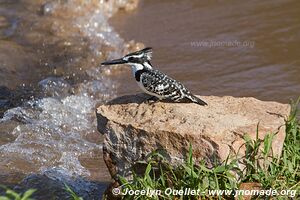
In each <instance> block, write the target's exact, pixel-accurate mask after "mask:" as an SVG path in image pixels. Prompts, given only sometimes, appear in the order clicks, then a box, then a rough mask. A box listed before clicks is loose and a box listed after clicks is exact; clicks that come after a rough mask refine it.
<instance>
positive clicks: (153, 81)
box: [101, 47, 207, 106]
mask: <svg viewBox="0 0 300 200" xmlns="http://www.w3.org/2000/svg"><path fill="white" fill-rule="evenodd" d="M151 57H152V48H150V47H147V48H145V49H142V50H140V51H137V52H133V53H130V54H127V55H126V56H124V57H123V58H120V59H116V60H111V61H107V62H103V63H101V65H116V64H128V65H130V66H131V67H132V72H133V76H134V77H135V80H136V81H137V83H138V85H139V86H140V88H141V89H142V90H143V91H144V92H145V93H147V94H150V95H152V96H155V97H157V98H158V99H159V100H162V99H167V100H171V101H174V102H186V103H188V102H190V103H196V104H199V105H203V106H204V105H207V103H205V102H204V101H202V100H201V99H199V98H198V97H196V96H194V95H193V94H192V93H191V92H190V91H189V90H188V89H186V87H185V86H184V85H183V84H182V83H180V82H178V81H176V80H174V79H172V78H170V77H169V76H167V75H165V74H164V73H162V72H160V71H158V70H155V69H153V68H152V65H151V63H150V60H151Z"/></svg>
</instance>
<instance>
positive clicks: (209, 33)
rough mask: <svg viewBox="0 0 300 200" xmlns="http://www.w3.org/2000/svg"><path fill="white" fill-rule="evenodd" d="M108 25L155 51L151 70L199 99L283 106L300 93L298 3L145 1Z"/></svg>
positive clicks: (131, 84) (123, 35)
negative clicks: (224, 97)
mask: <svg viewBox="0 0 300 200" xmlns="http://www.w3.org/2000/svg"><path fill="white" fill-rule="evenodd" d="M111 23H112V25H113V26H114V27H115V28H116V30H117V32H118V33H120V34H121V35H122V37H123V38H125V39H126V40H136V41H142V42H143V43H145V44H146V45H147V46H152V47H153V48H154V54H153V64H154V66H156V67H157V68H159V69H161V70H162V71H164V72H166V73H167V74H169V75H170V76H172V77H174V78H176V79H178V80H180V81H181V82H183V83H184V84H186V85H187V86H188V87H189V88H190V89H191V90H192V91H193V92H194V93H196V94H200V95H231V96H238V97H243V96H251V97H255V98H258V99H261V100H269V101H279V102H283V103H288V102H289V100H290V99H296V98H297V97H299V95H300V52H299V44H300V2H299V1H250V2H244V1H192V0H188V1H173V0H172V1H171V0H165V1H150V0H146V1H142V2H141V3H140V4H139V7H138V9H136V10H135V11H134V12H132V13H131V14H126V13H124V12H122V13H120V14H118V15H116V16H115V17H114V18H112V19H111ZM127 78H128V77H126V79H127ZM124 79H125V78H124ZM124 82H125V81H124ZM131 88H132V89H131ZM127 90H132V91H136V87H135V84H134V82H130V86H129V87H124V88H123V91H122V92H124V93H126V92H127Z"/></svg>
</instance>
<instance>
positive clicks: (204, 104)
mask: <svg viewBox="0 0 300 200" xmlns="http://www.w3.org/2000/svg"><path fill="white" fill-rule="evenodd" d="M190 99H191V100H192V102H194V103H196V104H199V105H201V106H207V105H208V104H207V103H206V102H205V101H202V100H201V99H199V98H198V97H196V96H194V95H192V96H191V97H190Z"/></svg>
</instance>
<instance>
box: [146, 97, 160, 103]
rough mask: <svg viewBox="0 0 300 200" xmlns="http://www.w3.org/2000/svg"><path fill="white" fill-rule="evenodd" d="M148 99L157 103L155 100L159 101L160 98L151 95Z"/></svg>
mask: <svg viewBox="0 0 300 200" xmlns="http://www.w3.org/2000/svg"><path fill="white" fill-rule="evenodd" d="M146 101H147V102H148V103H155V102H157V101H159V98H157V97H156V96H152V97H149V98H148V99H147V100H146Z"/></svg>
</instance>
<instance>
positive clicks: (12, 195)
mask: <svg viewBox="0 0 300 200" xmlns="http://www.w3.org/2000/svg"><path fill="white" fill-rule="evenodd" d="M3 188H4V189H5V190H6V192H5V196H0V200H32V198H30V197H31V196H32V194H33V193H34V192H35V191H36V190H35V189H29V190H27V191H26V192H25V193H24V194H19V193H17V192H15V191H13V190H11V189H9V188H7V187H5V186H3Z"/></svg>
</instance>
